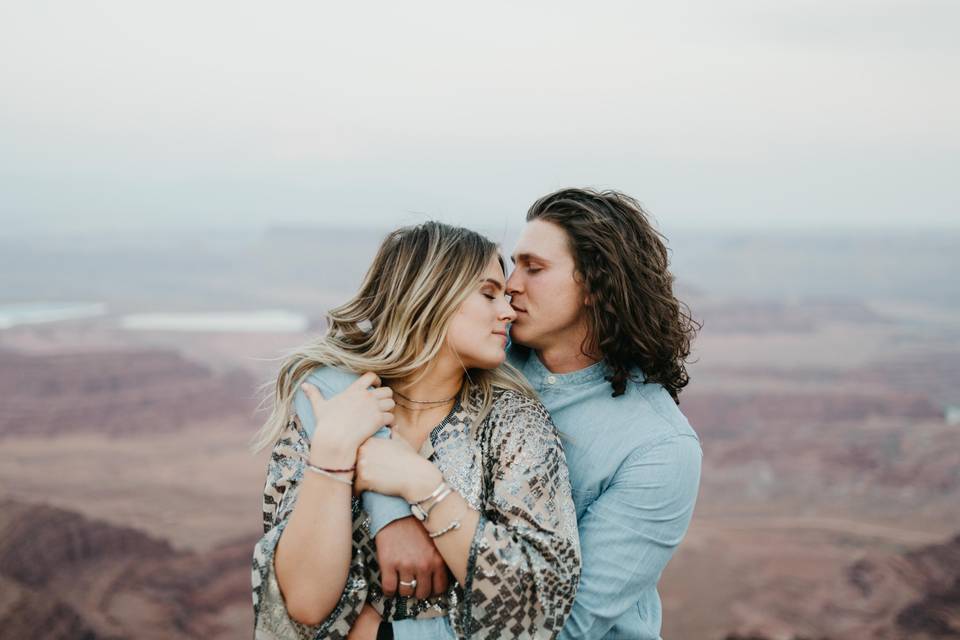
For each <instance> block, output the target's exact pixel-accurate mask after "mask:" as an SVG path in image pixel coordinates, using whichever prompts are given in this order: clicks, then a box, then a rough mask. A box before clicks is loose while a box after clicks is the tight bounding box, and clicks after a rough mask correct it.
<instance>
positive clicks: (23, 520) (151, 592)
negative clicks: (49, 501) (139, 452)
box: [0, 500, 254, 640]
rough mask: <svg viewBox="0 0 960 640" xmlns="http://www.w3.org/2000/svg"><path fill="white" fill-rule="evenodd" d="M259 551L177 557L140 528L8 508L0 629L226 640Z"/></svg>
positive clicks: (61, 635) (0, 551) (55, 635)
mask: <svg viewBox="0 0 960 640" xmlns="http://www.w3.org/2000/svg"><path fill="white" fill-rule="evenodd" d="M253 543H254V540H239V541H237V542H234V543H230V544H227V545H224V546H221V547H219V548H217V549H214V550H212V551H210V552H207V553H204V554H193V553H181V552H176V551H174V550H173V549H172V548H171V547H170V546H169V545H168V544H167V543H166V542H164V541H162V540H157V539H155V538H153V537H151V536H149V535H147V534H145V533H142V532H140V531H137V530H135V529H131V528H128V527H119V526H115V525H111V524H108V523H105V522H101V521H98V520H91V519H89V518H86V517H85V516H82V515H80V514H78V513H75V512H72V511H68V510H65V509H59V508H54V507H50V506H46V505H40V504H30V503H25V502H21V501H15V500H2V501H0V592H2V593H3V597H2V598H0V629H3V637H5V638H38V637H42V638H44V640H91V639H96V638H138V637H144V635H143V630H144V629H146V628H149V630H150V633H151V635H150V636H149V637H157V638H159V637H162V638H171V639H173V640H179V639H183V640H186V639H187V638H201V637H203V638H216V637H223V638H225V637H230V636H229V635H227V634H226V630H225V629H224V625H223V623H222V621H221V620H219V619H218V616H219V615H220V614H221V613H222V612H223V611H224V609H225V608H227V607H234V608H237V607H245V606H246V605H247V604H248V602H249V598H250V577H249V565H250V553H251V552H252V549H253ZM246 615H247V614H246V612H244V617H246ZM251 633H252V629H251ZM247 635H249V634H247Z"/></svg>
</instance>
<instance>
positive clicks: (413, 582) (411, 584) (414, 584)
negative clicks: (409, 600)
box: [400, 578, 417, 589]
mask: <svg viewBox="0 0 960 640" xmlns="http://www.w3.org/2000/svg"><path fill="white" fill-rule="evenodd" d="M400 586H401V587H410V588H411V589H416V588H417V579H416V578H414V579H413V580H411V581H410V582H404V581H403V580H401V581H400Z"/></svg>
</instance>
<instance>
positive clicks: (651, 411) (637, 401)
mask: <svg viewBox="0 0 960 640" xmlns="http://www.w3.org/2000/svg"><path fill="white" fill-rule="evenodd" d="M640 380H642V378H641V379H640ZM602 404H603V410H602V411H600V412H599V413H600V414H601V415H604V414H605V415H608V416H609V417H610V418H611V419H613V420H615V421H616V422H617V423H619V424H620V425H621V426H622V427H623V428H626V429H628V430H630V431H631V432H632V433H633V434H634V435H635V436H636V440H637V443H636V444H637V446H646V445H648V444H650V443H652V442H656V441H659V440H663V439H666V438H670V437H674V436H677V437H687V436H691V437H693V438H695V439H699V438H698V436H697V433H696V431H694V429H693V427H692V426H691V425H690V422H689V421H688V420H687V417H686V416H685V415H683V412H682V411H681V410H680V408H679V407H678V406H677V403H676V402H675V401H674V399H673V397H671V395H670V394H669V392H667V390H666V389H664V388H663V386H662V385H660V384H657V383H655V382H642V381H633V382H630V383H628V384H627V389H626V392H625V393H624V394H623V395H620V396H617V397H616V398H613V397H608V399H607V400H605V401H603V402H602Z"/></svg>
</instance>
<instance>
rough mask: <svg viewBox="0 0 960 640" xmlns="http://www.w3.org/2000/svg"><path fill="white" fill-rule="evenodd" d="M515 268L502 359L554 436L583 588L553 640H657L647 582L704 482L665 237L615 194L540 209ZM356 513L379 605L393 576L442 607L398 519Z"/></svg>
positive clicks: (428, 570)
mask: <svg viewBox="0 0 960 640" xmlns="http://www.w3.org/2000/svg"><path fill="white" fill-rule="evenodd" d="M512 258H513V262H514V264H515V269H514V271H513V273H512V274H511V275H510V278H509V279H508V280H507V293H509V294H510V295H511V305H512V306H513V307H514V309H515V310H516V312H517V319H516V321H515V322H514V323H513V324H512V326H511V329H510V332H511V333H510V335H511V340H512V342H513V345H512V346H511V349H510V354H509V359H510V362H511V364H513V365H514V366H516V367H517V368H518V369H520V371H521V372H523V374H524V375H525V376H526V378H527V380H528V381H529V382H530V384H531V385H532V386H533V387H534V389H536V391H537V392H538V394H539V395H540V398H541V401H542V402H543V403H544V405H545V406H546V407H547V409H548V410H549V411H550V414H551V415H552V417H553V421H554V423H555V424H556V426H557V428H558V430H559V431H560V433H561V437H562V441H563V444H564V449H565V453H566V457H567V463H568V465H569V467H570V478H571V484H572V488H573V497H574V502H575V504H576V509H577V521H578V530H579V534H580V547H581V553H582V562H583V566H582V574H581V578H580V586H579V590H578V591H577V598H576V601H575V602H574V606H573V611H572V612H571V614H570V617H569V619H568V620H567V622H566V625H565V626H564V628H563V631H562V632H561V635H560V637H561V638H570V639H572V638H588V639H595V638H636V639H645V640H646V639H650V640H655V639H657V638H659V637H660V627H661V605H660V598H659V595H658V593H657V582H658V581H659V579H660V575H661V573H662V572H663V569H664V567H665V566H666V564H667V561H668V560H669V559H670V557H671V556H672V554H673V552H674V550H675V549H676V547H677V545H678V544H679V543H680V541H681V539H682V538H683V536H684V534H685V533H686V530H687V526H688V524H689V522H690V518H691V516H692V514H693V507H694V503H695V501H696V496H697V490H698V487H699V482H700V463H701V458H702V453H701V449H700V442H699V440H698V438H697V435H696V433H695V432H694V431H693V429H692V428H691V427H690V425H689V424H688V422H687V420H686V419H685V418H684V416H683V414H682V413H680V410H679V409H678V406H677V405H678V403H679V395H680V392H681V390H682V389H683V387H684V386H686V384H687V382H688V376H687V373H686V368H685V365H684V361H685V360H686V358H687V356H688V355H689V353H690V343H691V339H692V338H693V335H694V333H695V330H696V329H697V328H698V327H697V325H696V323H695V322H694V321H693V320H692V319H691V317H690V315H689V313H688V311H687V310H686V307H685V306H684V305H682V304H681V303H680V302H679V301H678V300H677V299H676V297H675V296H674V294H673V289H672V285H673V277H672V276H671V274H670V272H669V270H668V256H667V249H666V247H665V245H664V242H663V237H662V236H661V235H660V234H659V233H658V232H657V231H656V230H655V229H654V228H653V226H652V225H651V224H650V222H649V221H648V219H647V215H646V213H645V212H644V211H643V209H642V208H641V207H640V205H639V204H638V203H637V202H636V201H635V200H633V199H632V198H630V197H628V196H626V195H624V194H621V193H617V192H612V191H606V192H596V191H592V190H585V189H565V190H562V191H558V192H556V193H552V194H550V195H547V196H545V197H543V198H541V199H540V200H538V201H537V202H535V203H534V204H533V206H532V207H531V208H530V210H529V212H528V213H527V226H526V228H525V229H524V231H523V233H522V234H521V236H520V239H519V241H518V243H517V247H516V250H515V252H514V254H513V256H512ZM364 501H365V502H364V505H365V508H366V509H367V511H368V512H369V513H370V515H371V533H372V534H374V535H375V536H376V537H375V540H376V545H377V549H378V561H379V563H380V566H381V569H382V570H383V575H384V591H385V592H386V591H387V585H388V577H387V576H391V577H390V578H389V584H390V585H391V586H392V585H394V584H395V582H399V581H404V582H410V581H411V579H412V578H416V579H417V585H418V591H417V595H418V596H421V594H426V593H429V592H430V591H432V592H440V591H441V590H442V588H443V587H445V584H446V578H445V576H444V577H442V574H443V573H444V571H443V567H442V560H440V561H439V562H438V558H439V555H438V554H436V552H435V550H432V545H431V544H430V541H429V538H427V537H426V534H425V533H424V532H423V527H422V526H421V525H420V523H419V522H417V521H415V520H413V519H412V518H408V517H405V516H408V515H409V509H408V508H407V505H405V504H403V501H402V500H398V499H394V498H387V497H384V496H378V495H376V494H368V495H365V496H364ZM431 579H432V583H431V582H430V581H431ZM424 582H428V583H431V584H432V588H431V589H429V590H428V589H427V588H426V587H425V584H424ZM391 592H392V590H391ZM388 594H389V593H388ZM430 622H431V623H432V624H431V626H432V627H433V629H431V630H430V633H431V634H433V635H431V636H430V637H444V635H446V636H447V637H452V634H451V633H450V632H449V627H443V625H444V623H445V620H444V619H438V620H435V621H430ZM417 625H419V626H417ZM423 625H424V623H423V622H417V623H413V622H412V621H399V622H395V623H394V624H393V632H394V637H396V638H398V639H399V640H403V639H404V638H415V637H423V635H422V634H423V633H424V631H426V629H425V627H424V626H423ZM505 634H506V635H509V632H506V631H505ZM506 635H505V637H506Z"/></svg>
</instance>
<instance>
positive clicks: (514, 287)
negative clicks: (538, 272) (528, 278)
mask: <svg viewBox="0 0 960 640" xmlns="http://www.w3.org/2000/svg"><path fill="white" fill-rule="evenodd" d="M519 273H520V270H519V269H514V270H513V273H511V274H510V277H509V278H507V284H506V287H505V291H506V292H507V295H508V296H513V295H516V294H518V293H520V292H521V284H522V283H521V282H520V276H519V275H518V274H519Z"/></svg>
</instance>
